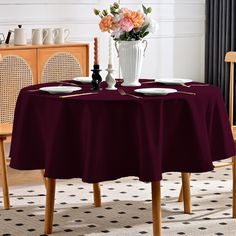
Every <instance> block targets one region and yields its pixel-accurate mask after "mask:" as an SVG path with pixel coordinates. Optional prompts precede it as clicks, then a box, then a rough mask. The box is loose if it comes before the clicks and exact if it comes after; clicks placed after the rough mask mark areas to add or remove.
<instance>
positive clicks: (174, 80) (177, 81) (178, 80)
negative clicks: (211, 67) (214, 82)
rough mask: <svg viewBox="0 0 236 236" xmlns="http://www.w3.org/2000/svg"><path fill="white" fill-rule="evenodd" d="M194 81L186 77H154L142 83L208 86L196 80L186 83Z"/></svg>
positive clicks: (188, 86)
mask: <svg viewBox="0 0 236 236" xmlns="http://www.w3.org/2000/svg"><path fill="white" fill-rule="evenodd" d="M192 82H196V81H193V80H192V79H186V78H160V79H154V80H152V81H144V82H142V84H154V83H160V84H165V85H181V86H183V87H187V88H190V87H195V86H197V87H206V86H209V84H204V83H199V82H197V83H196V84H187V83H192Z"/></svg>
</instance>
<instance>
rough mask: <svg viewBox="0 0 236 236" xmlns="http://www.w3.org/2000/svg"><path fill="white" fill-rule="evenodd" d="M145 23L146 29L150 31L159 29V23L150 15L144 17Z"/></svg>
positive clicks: (154, 31) (153, 31)
mask: <svg viewBox="0 0 236 236" xmlns="http://www.w3.org/2000/svg"><path fill="white" fill-rule="evenodd" d="M144 24H145V25H149V27H148V31H149V32H150V33H153V34H155V33H156V32H157V30H158V29H159V24H158V23H157V21H156V20H154V19H153V18H151V17H150V16H148V15H147V16H146V17H145V21H144Z"/></svg>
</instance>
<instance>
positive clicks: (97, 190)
mask: <svg viewBox="0 0 236 236" xmlns="http://www.w3.org/2000/svg"><path fill="white" fill-rule="evenodd" d="M93 197H94V206H95V207H100V206H101V190H100V186H99V183H95V184H93Z"/></svg>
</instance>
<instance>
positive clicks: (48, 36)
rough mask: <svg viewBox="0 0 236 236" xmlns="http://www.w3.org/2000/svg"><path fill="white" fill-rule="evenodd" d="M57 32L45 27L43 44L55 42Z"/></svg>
mask: <svg viewBox="0 0 236 236" xmlns="http://www.w3.org/2000/svg"><path fill="white" fill-rule="evenodd" d="M56 35H57V33H56V32H55V31H54V30H53V29H52V28H47V29H43V38H44V40H43V44H54V40H55V37H56Z"/></svg>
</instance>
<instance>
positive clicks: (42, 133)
mask: <svg viewBox="0 0 236 236" xmlns="http://www.w3.org/2000/svg"><path fill="white" fill-rule="evenodd" d="M50 85H52V84H50ZM57 85H58V84H57ZM118 86H119V85H118ZM38 87H42V85H36V86H31V87H28V88H24V89H23V90H21V92H20V94H19V97H18V101H17V105H16V110H15V119H14V128H13V136H12V144H11V150H10V156H11V163H10V166H11V167H13V168H16V169H21V170H32V169H45V170H46V172H45V175H46V176H47V177H51V178H73V177H79V178H82V179H83V181H85V182H90V183H93V182H100V181H105V180H112V179H117V178H120V177H125V176H138V177H139V178H140V180H142V181H154V180H160V179H161V176H162V173H163V172H167V171H178V172H204V171H209V170H212V168H213V166H212V161H215V160H220V159H224V158H228V157H231V156H233V155H234V154H235V149H234V143H233V138H232V134H231V130H230V126H229V122H228V118H227V114H226V109H225V106H224V103H223V100H222V96H221V93H220V90H219V89H218V88H217V87H214V86H207V87H191V88H185V87H182V86H167V85H161V84H145V85H143V86H142V87H171V88H176V89H178V90H182V91H189V92H196V96H192V95H186V94H180V93H176V94H169V95H167V96H160V97H157V96H156V97H145V96H144V97H143V99H136V98H132V97H128V96H121V95H120V94H119V93H118V92H117V91H108V90H104V89H103V90H101V91H99V94H97V95H89V96H81V97H74V98H67V99H62V98H59V95H50V94H47V93H43V92H40V91H36V92H29V91H27V90H28V89H35V88H38ZM81 87H82V91H91V89H90V87H91V86H90V85H82V84H81ZM124 89H125V90H126V91H127V92H131V93H134V94H135V92H133V90H134V88H133V87H124Z"/></svg>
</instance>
